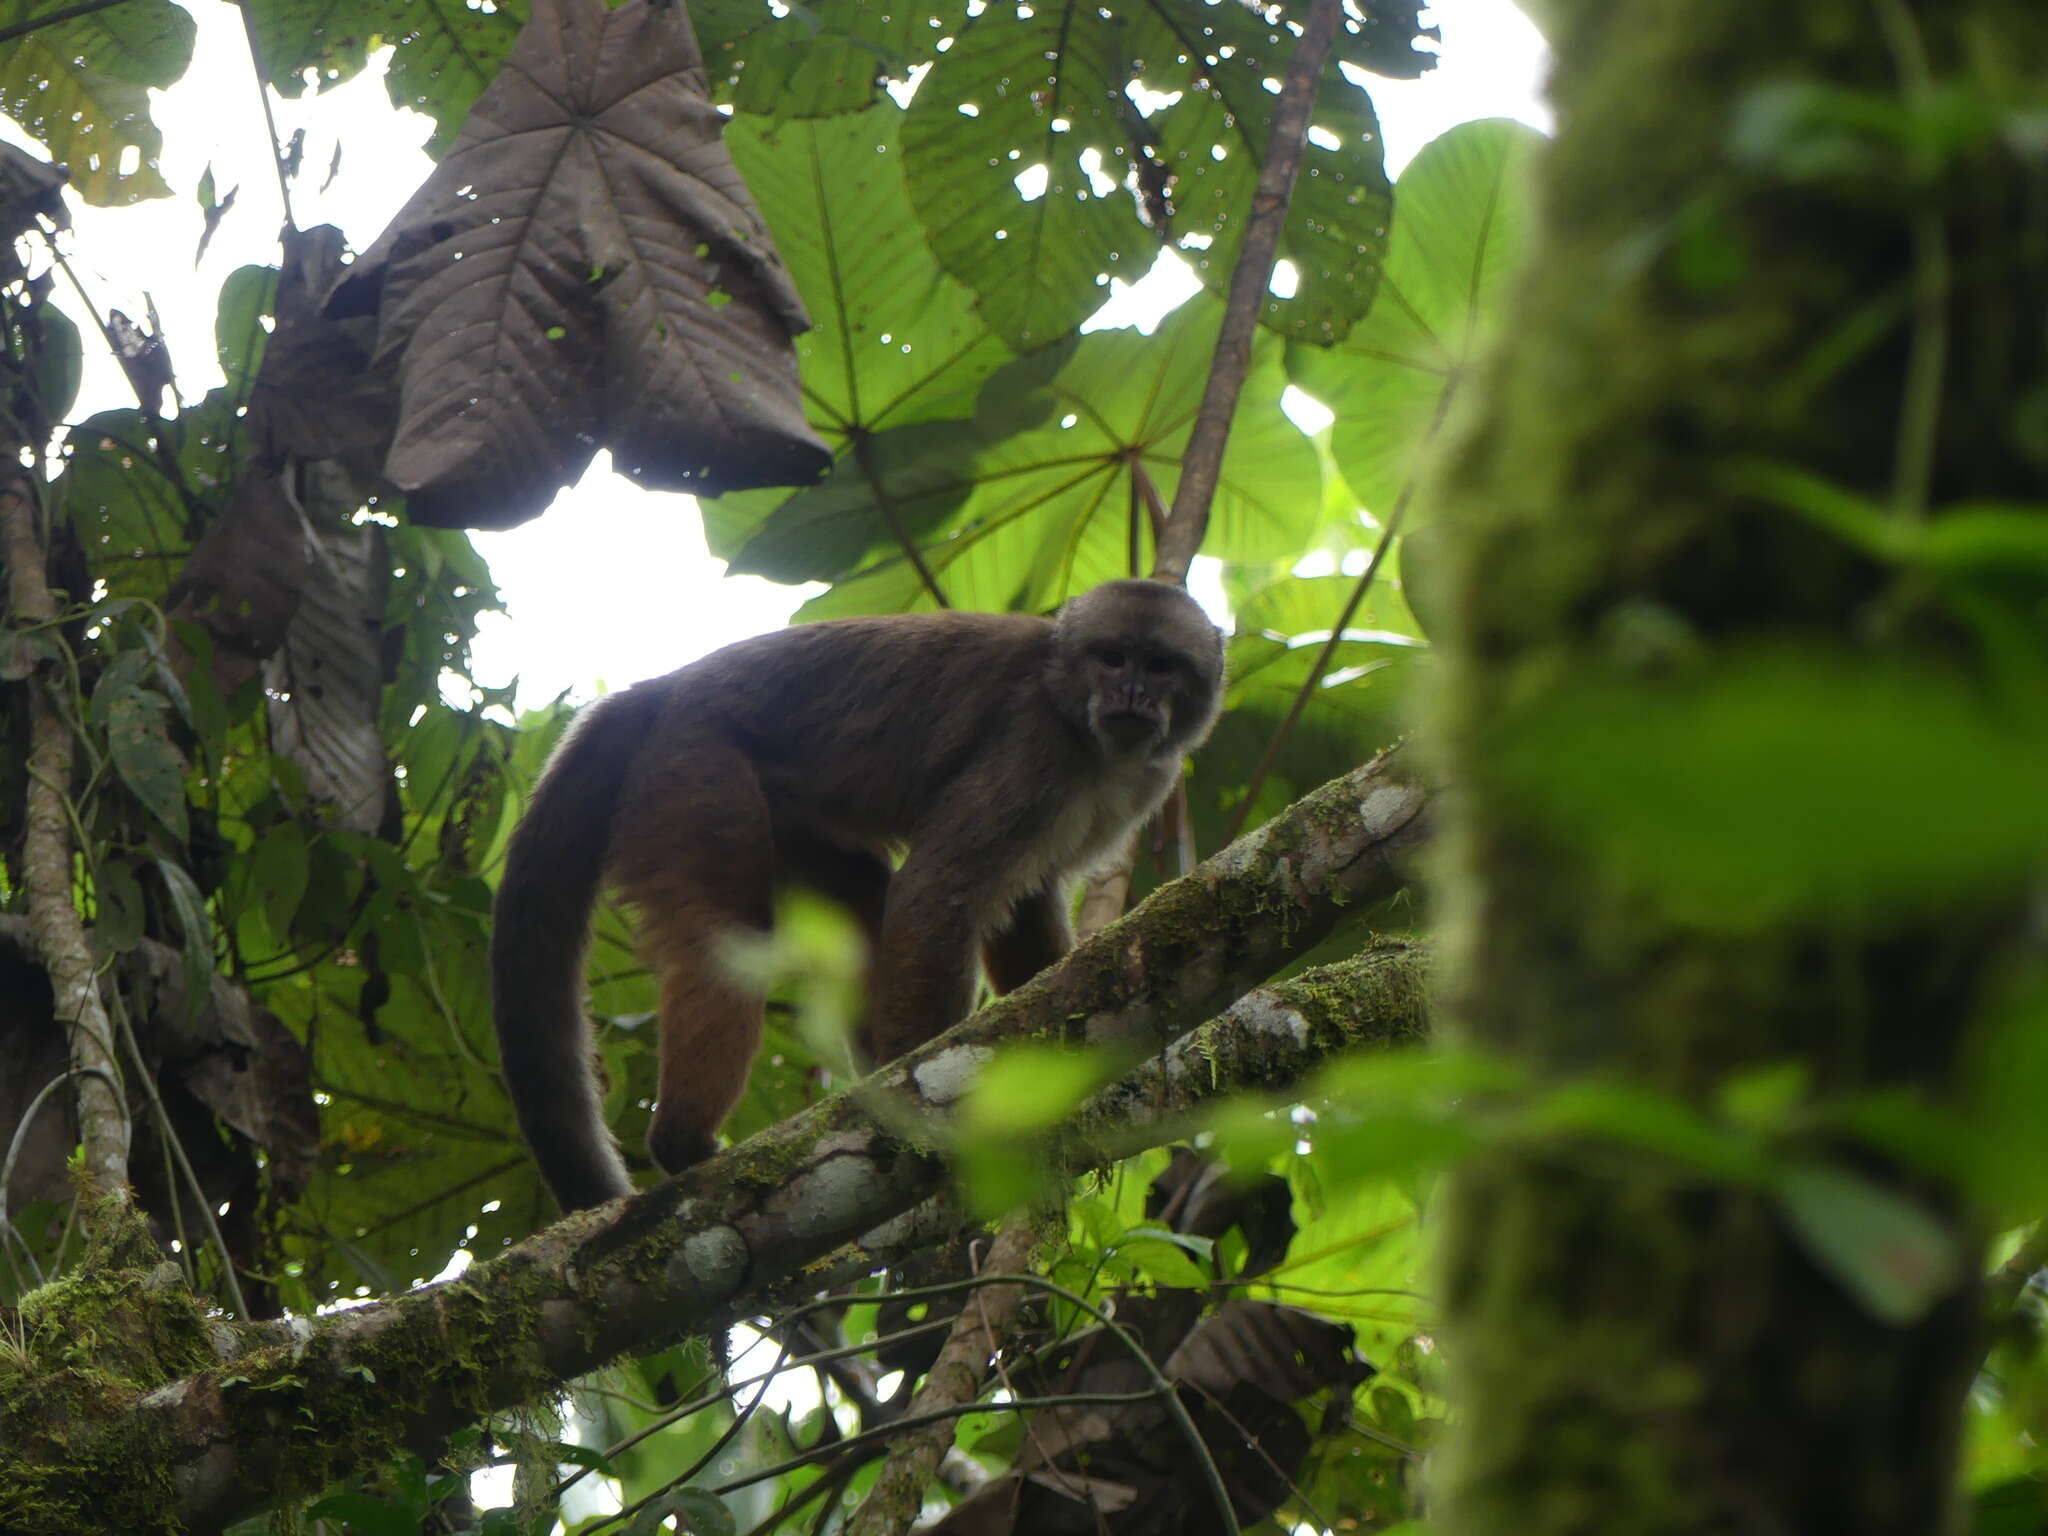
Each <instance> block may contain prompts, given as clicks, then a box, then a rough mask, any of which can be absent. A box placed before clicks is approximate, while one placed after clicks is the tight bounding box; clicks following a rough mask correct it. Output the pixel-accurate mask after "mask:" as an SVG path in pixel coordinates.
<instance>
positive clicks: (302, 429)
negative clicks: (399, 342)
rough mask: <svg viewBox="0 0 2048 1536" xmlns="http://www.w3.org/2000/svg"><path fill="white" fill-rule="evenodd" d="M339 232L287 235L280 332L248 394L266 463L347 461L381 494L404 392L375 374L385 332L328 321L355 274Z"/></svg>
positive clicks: (371, 325) (325, 227)
mask: <svg viewBox="0 0 2048 1536" xmlns="http://www.w3.org/2000/svg"><path fill="white" fill-rule="evenodd" d="M341 251H342V235H341V231H340V230H338V229H336V228H335V227H334V226H333V225H332V224H320V225H316V226H314V227H313V228H312V229H308V230H304V231H300V230H296V229H287V230H286V231H285V232H284V265H283V268H282V270H281V271H280V272H279V274H278V279H277V330H276V332H275V333H274V334H273V335H272V336H271V338H270V341H269V344H268V345H267V346H266V347H265V348H264V349H263V366H262V368H261V369H260V370H259V371H258V372H257V375H256V384H255V387H254V388H253V389H252V390H251V391H250V393H249V425H250V430H251V432H252V433H253V434H254V435H255V438H256V442H257V445H258V447H259V448H260V450H261V451H262V452H263V454H264V455H265V456H266V457H268V458H269V459H271V460H273V461H277V462H281V461H282V460H283V459H284V458H285V457H286V456H287V455H289V456H290V457H292V458H296V459H306V460H310V459H339V460H341V462H342V464H343V465H344V466H345V467H346V468H347V469H348V471H349V474H350V475H351V476H352V477H354V479H355V480H356V482H357V484H358V485H359V486H361V487H363V488H365V489H380V488H381V487H380V486H379V480H380V478H381V475H382V472H383V466H384V455H385V452H386V450H388V449H389V448H390V446H391V433H392V429H393V427H394V426H395V425H396V424H397V420H398V391H397V388H396V386H395V385H394V384H393V383H392V381H391V380H390V379H389V378H388V377H386V376H385V375H384V374H383V373H382V372H380V371H378V370H376V369H373V368H371V366H370V354H371V352H372V351H373V350H374V349H375V347H376V344H377V341H376V330H377V326H376V322H375V321H374V320H370V319H354V320H336V319H330V318H329V317H328V316H326V315H325V314H323V313H322V312H321V305H322V304H323V303H324V302H325V300H326V297H327V294H328V291H329V290H330V289H332V288H333V286H334V284H335V282H336V280H337V279H338V278H340V277H341V275H342V274H343V273H344V272H346V271H347V270H348V269H347V268H345V267H344V266H343V265H342V263H341Z"/></svg>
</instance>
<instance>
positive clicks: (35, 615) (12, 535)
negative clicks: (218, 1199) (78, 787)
mask: <svg viewBox="0 0 2048 1536" xmlns="http://www.w3.org/2000/svg"><path fill="white" fill-rule="evenodd" d="M36 511H37V509H36V502H35V491H34V487H33V486H32V485H31V484H30V482H29V480H28V477H27V476H26V475H24V474H22V473H21V472H20V471H18V470H17V471H15V472H14V473H13V474H11V475H10V476H9V477H8V479H7V482H6V485H5V486H4V488H0V543H4V546H5V549H6V556H7V596H8V605H9V607H10V608H11V609H12V610H13V617H14V620H15V622H16V623H17V624H21V625H54V624H55V623H56V622H57V600H56V598H55V597H54V596H53V595H52V594H51V592H50V586H49V582H48V580H47V578H46V577H45V576H44V573H43V572H44V562H45V560H46V559H47V554H46V551H45V550H44V547H43V541H42V538H41V535H40V533H39V531H38V529H37V526H36V521H37V519H36ZM44 670H45V668H43V667H41V666H39V667H38V668H37V672H38V673H39V674H40V673H41V672H43V671H44ZM44 681H45V680H44V679H43V678H42V677H41V676H32V677H31V678H30V682H29V690H28V697H29V754H28V791H27V795H26V807H25V811H24V814H23V818H22V819H23V822H24V832H23V836H22V844H23V846H22V882H21V883H22V885H23V886H24V887H25V888H26V890H27V893H28V912H29V925H30V931H31V932H32V933H33V934H34V936H35V943H36V953H37V954H38V955H39V956H40V957H41V959H42V963H43V969H44V970H45V971H47V972H48V973H49V976H50V998H51V1004H52V1008H51V1013H52V1016H53V1017H54V1018H55V1019H56V1020H57V1022H58V1024H59V1025H60V1026H61V1027H62V1028H63V1030H64V1033H65V1037H66V1039H67V1041H68V1043H69V1045H70V1050H71V1073H72V1088H73V1092H74V1093H75V1094H76V1096H77V1097H76V1103H77V1107H78V1134H79V1140H80V1142H81V1143H82V1144H83V1149H84V1167H85V1177H86V1180H87V1185H88V1188H89V1190H90V1192H91V1194H92V1196H93V1197H94V1200H95V1201H96V1200H99V1199H116V1200H121V1201H124V1202H125V1201H126V1200H127V1199H128V1139H129V1134H130V1127H129V1124H128V1104H127V1100H126V1098H125V1096H124V1095H123V1094H122V1093H120V1092H119V1091H118V1090H117V1089H116V1088H114V1087H113V1086H112V1085H113V1084H116V1083H119V1082H120V1081H121V1070H120V1067H119V1066H118V1064H117V1063H116V1062H115V1059H114V1041H113V1028H112V1026H111V1025H110V1024H109V1022H108V1020H107V1010H106V1007H105V1005H104V1004H103V1003H102V1002H101V1000H100V990H99V985H98V982H97V980H96V978H95V975H94V966H93V954H92V944H91V942H90V941H89V940H88V939H87V937H86V932H85V923H84V921H83V919H81V918H80V917H79V915H78V907H77V906H76V904H75V903H74V902H73V900H72V874H71V869H72V855H73V851H74V850H73V848H72V845H71V837H70V823H69V820H68V818H67V807H66V805H65V800H66V797H67V795H68V793H69V790H70V786H71V763H72V756H73V745H74V744H73V740H72V736H71V731H70V729H69V727H67V726H66V725H65V724H64V721H63V718H62V717H61V716H60V715H59V714H58V713H57V711H56V710H55V709H54V708H52V707H51V704H50V701H49V699H48V698H47V697H46V696H45V694H44V691H43V688H44ZM89 1203H90V1202H89Z"/></svg>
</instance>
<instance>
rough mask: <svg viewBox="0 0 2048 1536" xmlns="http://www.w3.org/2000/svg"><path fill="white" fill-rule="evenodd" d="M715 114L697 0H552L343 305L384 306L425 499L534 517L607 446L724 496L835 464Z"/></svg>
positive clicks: (672, 486)
mask: <svg viewBox="0 0 2048 1536" xmlns="http://www.w3.org/2000/svg"><path fill="white" fill-rule="evenodd" d="M722 131H723V119H722V118H721V117H720V116H719V114H718V112H717V111H716V110H715V109H714V108H713V107H712V105H711V101H710V97H709V93H708V91H707V88H706V84H705V78H704V65H703V60H702V58H701V56H700V54H699V52H698V48H697V42H696V38H695V36H694V35H693V34H692V32H691V30H690V23H689V18H688V16H687V15H686V13H685V12H684V9H683V7H681V6H679V5H655V4H650V3H648V0H629V3H628V4H626V5H624V6H621V7H620V8H619V9H618V10H615V11H614V10H608V9H607V8H606V6H605V4H604V3H603V0H535V3H534V6H533V12H532V15H531V17H530V19H529V20H528V21H527V24H526V26H525V28H524V30H523V31H522V32H521V33H520V37H519V41H518V42H517V44H515V45H514V47H513V49H512V52H511V53H510V55H508V56H507V58H506V60H505V63H504V65H503V67H502V68H501V69H500V71H499V72H498V75H497V78H496V79H495V80H493V81H492V83H491V85H490V86H489V87H488V88H487V89H486V90H485V92H484V94H483V95H482V96H481V97H480V98H478V100H477V103H476V105H475V106H474V107H473V108H472V109H471V110H470V114H469V117H468V119H467V121H466V122H465V123H464V125H463V129H462V132H461V134H460V136H459V137H458V138H457V139H456V141H455V145H454V147H453V148H452V149H450V151H449V153H448V156H447V158H446V159H445V160H443V161H442V163H441V164H440V166H439V167H438V168H437V169H436V170H435V172H434V174H433V175H432V176H431V177H429V178H428V181H427V184H426V185H425V186H424V187H422V188H421V189H420V191H419V192H418V193H417V194H415V196H414V197H413V198H412V200H411V201H410V202H409V203H408V204H407V205H406V207H405V208H404V209H403V210H402V211H401V212H400V214H399V215H398V217H397V218H396V219H395V220H394V221H393V222H392V224H391V227H390V228H388V229H387V230H385V232H384V233H383V235H382V236H380V237H379V238H378V240H377V242H376V244H375V245H373V246H372V247H371V248H370V249H369V250H368V251H367V252H365V253H364V255H363V258H362V259H361V260H360V261H359V262H357V263H356V265H355V267H354V269H353V270H352V271H351V273H350V275H349V276H348V277H347V278H345V279H344V280H343V281H342V282H341V283H340V284H339V285H338V287H337V288H336V290H335V293H334V295H333V298H332V300H331V301H330V305H329V313H330V314H335V315H344V314H350V313H366V312H368V311H369V310H370V309H371V308H373V307H374V308H375V310H376V312H377V314H378V317H379V338H378V358H379V361H380V362H381V361H390V360H395V362H396V367H397V373H398V380H399V390H400V410H399V424H398V434H397V439H396V441H395V442H394V444H393V445H392V449H391V453H390V456H389V458H388V459H387V461H386V466H385V468H386V472H387V474H388V475H389V477H390V479H391V480H392V481H393V482H394V483H395V484H397V485H398V486H399V487H400V488H401V489H403V490H404V491H405V492H406V493H407V497H408V506H409V508H410V511H411V513H412V516H413V518H414V519H415V520H416V521H419V522H423V523H430V524H436V525H440V526H461V527H483V528H504V527H510V526H512V525H514V524H516V523H520V522H524V521H525V520H526V519H528V518H530V517H533V516H534V515H536V514H537V513H539V512H540V511H541V510H542V509H543V508H544V507H545V506H546V505H547V503H548V502H549V500H550V499H551V498H552V497H553V496H554V494H555V492H556V490H558V489H559V488H560V487H562V486H564V485H567V484H569V483H570V482H572V481H574V480H575V479H576V478H577V477H578V476H579V475H580V474H581V473H582V472H583V469H584V467H585V466H586V465H588V464H589V462H590V460H591V458H592V456H593V455H594V454H595V453H596V451H597V450H598V449H599V448H609V449H610V450H611V452H612V456H613V460H614V462H615V464H616V466H617V467H618V468H619V469H620V470H621V471H622V472H624V473H626V474H628V475H631V476H633V477H635V478H636V479H639V480H641V481H642V482H643V483H645V484H647V485H649V486H651V487H655V488H659V489H668V490H684V489H687V490H694V491H700V492H703V493H704V494H707V495H716V494H718V493H719V492H722V491H728V490H736V489H742V488H746V487H751V486H759V485H787V484H797V483H801V482H804V481H808V480H810V479H813V478H815V477H816V476H817V475H818V474H819V473H821V472H822V471H823V470H824V468H825V466H826V464H827V463H828V462H829V459H830V456H829V454H828V453H827V451H826V449H825V447H824V445H823V444H822V443H820V442H819V441H818V440H817V438H815V437H814V436H813V435H812V434H811V431H810V429H809V427H808V426H807V425H806V424H805V422H804V415H803V408H802V403H801V400H800V398H799V395H798V389H797V373H796V364H795V359H794V357H793V355H792V351H791V347H790V338H791V337H792V336H794V335H795V334H796V333H798V332H799V331H802V330H804V329H805V328H807V326H808V324H809V321H808V320H807V319H806V318H805V316H804V313H803V307H802V305H801V303H800V302H799V300H798V298H797V295H796V289H795V286H794V285H793V284H792V283H791V282H790V280H789V276H788V274H787V273H786V272H785V271H784V270H783V267H782V263H781V261H780V259H779V258H778V257H777V256H776V254H775V251H774V248H773V246H772V245H771V243H770V241H769V238H768V234H767V229H766V227H765V225H764V224H763V222H762V220H761V216H760V214H759V212H758V211H757V210H756V208H755V207H754V204H753V201H752V200H751V198H749V196H748V194H747V191H746V187H745V185H744V184H743V183H742V182H741V180H740V177H739V173H738V172H737V171H736V170H735V169H734V167H733V163H732V159H731V156H730V155H728V154H727V152H726V148H725V144H724V141H723V138H722V136H721V135H722Z"/></svg>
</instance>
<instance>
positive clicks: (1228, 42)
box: [1147, 5, 1426, 346]
mask: <svg viewBox="0 0 2048 1536" xmlns="http://www.w3.org/2000/svg"><path fill="white" fill-rule="evenodd" d="M1155 14H1157V15H1158V16H1159V17H1160V18H1161V19H1162V20H1163V22H1164V24H1165V25H1166V26H1167V27H1169V28H1171V30H1172V33H1173V37H1174V44H1173V48H1172V53H1173V54H1174V55H1175V56H1187V57H1190V58H1193V59H1194V60H1196V61H1198V69H1197V74H1196V78H1195V79H1194V81H1193V82H1192V83H1189V84H1186V85H1183V83H1182V82H1180V81H1169V80H1166V79H1157V78H1156V77H1155V72H1154V70H1153V69H1152V68H1150V67H1148V69H1147V77H1148V80H1149V81H1152V82H1153V83H1154V84H1156V86H1157V87H1158V88H1161V89H1178V90H1180V91H1181V96H1180V99H1179V100H1178V101H1176V102H1174V103H1172V104H1171V105H1170V106H1167V107H1165V108H1164V109H1162V110H1161V111H1160V112H1158V113H1157V114H1156V115H1155V116H1154V118H1153V119H1152V122H1151V125H1150V126H1151V128H1152V130H1153V131H1154V132H1156V133H1157V135H1158V139H1159V154H1160V157H1161V159H1162V160H1163V161H1164V162H1165V164H1166V166H1167V167H1168V169H1169V170H1170V171H1171V173H1172V175H1173V177H1174V182H1173V192H1172V198H1173V232H1174V235H1175V238H1176V240H1177V241H1178V242H1179V244H1180V246H1181V248H1182V250H1183V252H1184V253H1185V255H1186V256H1187V258H1188V262H1189V264H1190V265H1191V266H1192V267H1193V268H1194V269H1195V272H1196V274H1197V275H1198V276H1199V277H1200V278H1201V279H1202V283H1203V285H1204V286H1205V287H1206V288H1208V289H1209V291H1210V292H1211V293H1214V294H1216V295H1217V296H1218V297H1219V298H1220V297H1222V296H1223V295H1224V294H1225V292H1226V291H1227V290H1228V289H1229V286H1230V278H1231V273H1232V270H1233V269H1234V268H1235V267H1236V265H1237V253H1238V248H1239V246H1240V244H1241V243H1242V240H1243V236H1244V231H1245V226H1246V224H1247V222H1248V219H1247V215H1248V213H1249V211H1250V209H1251V206H1252V193H1253V190H1254V188H1256V187H1257V185H1258V180H1259V175H1260V173H1261V171H1262V170H1263V169H1264V167H1265V164H1266V160H1267V158H1268V156H1269V155H1270V154H1271V150H1272V139H1273V116H1274V113H1275V111H1276V109H1277V107H1278V105H1279V100H1280V98H1279V97H1278V96H1277V95H1276V94H1274V93H1273V92H1272V91H1271V90H1269V89H1268V82H1269V81H1275V80H1278V79H1280V78H1281V77H1282V76H1283V75H1285V74H1286V72H1287V65H1288V60H1289V59H1290V57H1291V56H1292V55H1293V52H1294V44H1295V37H1294V34H1293V33H1292V32H1291V31H1289V30H1288V29H1287V28H1286V27H1285V26H1283V25H1280V24H1279V23H1277V22H1273V23H1269V22H1267V21H1265V20H1263V19H1262V18H1261V16H1260V15H1259V13H1258V12H1256V11H1254V10H1252V9H1251V8H1250V7H1248V6H1241V5H1215V6H1167V7H1160V8H1158V9H1157V10H1156V12H1155ZM1415 57H1417V58H1424V57H1426V55H1421V54H1417V55H1415ZM1156 63H1157V60H1156V59H1148V60H1147V64H1148V66H1152V65H1156ZM1392 216H1393V193H1392V190H1391V188H1390V187H1389V186H1388V182H1387V169H1386V153H1385V148H1384V145H1383V143H1382V140H1381V138H1380V124H1379V117H1378V115H1377V114H1376V113H1375V112H1374V111H1373V106H1372V99H1371V98H1370V97H1369V96H1367V95H1366V93H1365V92H1364V91H1363V90H1361V89H1360V88H1359V87H1358V86H1356V85H1354V84H1352V83H1351V82H1350V81H1349V80H1347V79H1345V78H1344V76H1343V75H1342V74H1340V73H1337V72H1335V71H1330V72H1326V73H1325V75H1324V76H1323V79H1322V83H1321V85H1320V87H1319V89H1318V90H1317V93H1316V100H1315V108H1314V112H1313V114H1312V116H1311V118H1310V132H1309V135H1308V136H1307V137H1306V138H1305V139H1304V140H1303V142H1302V161H1301V171H1300V175H1299V176H1298V177H1297V179H1296V181H1295V184H1294V193H1293V196H1292V197H1290V198H1289V200H1288V204H1287V219H1286V222H1285V223H1284V224H1283V225H1282V226H1281V230H1280V245H1279V251H1278V254H1279V257H1280V259H1281V260H1282V261H1285V262H1287V263H1288V264H1289V265H1290V266H1291V267H1292V269H1293V273H1294V281H1295V290H1294V292H1293V294H1292V296H1291V297H1288V298H1284V299H1283V298H1279V297H1277V296H1274V295H1272V294H1268V295H1267V296H1266V299H1265V302H1264V303H1263V304H1262V305H1261V307H1260V312H1259V318H1260V320H1261V322H1262V323H1264V324H1265V325H1267V326H1268V327H1270V328H1271V329H1273V330H1275V331H1277V332H1279V333H1280V334H1281V335H1283V336H1285V337H1287V338H1288V339H1289V340H1291V341H1305V342H1312V343H1314V344H1315V345H1317V346H1328V345H1330V344H1331V343H1332V342H1335V341H1338V340H1340V339H1342V338H1343V336H1344V335H1345V334H1346V333H1347V332H1348V331H1350V330H1351V328H1352V327H1353V326H1354V325H1356V324H1357V323H1358V321H1359V319H1360V318H1361V317H1363V316H1364V315H1365V313H1366V311H1367V310H1368V309H1369V308H1370V307H1371V305H1372V300H1373V292H1374V290H1375V288H1376V287H1377V286H1378V283H1377V279H1378V276H1379V271H1380V264H1381V262H1382V261H1383V260H1384V259H1385V257H1386V252H1387V226H1388V224H1389V222H1390V221H1391V219H1392Z"/></svg>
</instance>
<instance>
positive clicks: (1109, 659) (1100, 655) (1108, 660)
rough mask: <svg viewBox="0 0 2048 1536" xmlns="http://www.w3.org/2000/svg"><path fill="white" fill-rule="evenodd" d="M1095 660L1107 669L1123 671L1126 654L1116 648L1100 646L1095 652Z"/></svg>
mask: <svg viewBox="0 0 2048 1536" xmlns="http://www.w3.org/2000/svg"><path fill="white" fill-rule="evenodd" d="M1095 659H1096V660H1097V661H1099V662H1101V663H1102V664H1103V665H1104V666H1105V667H1113V668H1117V669H1121V668H1122V667H1123V664H1124V653H1123V652H1122V651H1119V650H1117V649H1116V648H1115V647H1114V646H1107V645H1105V646H1098V647H1097V648H1096V651H1095Z"/></svg>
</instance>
